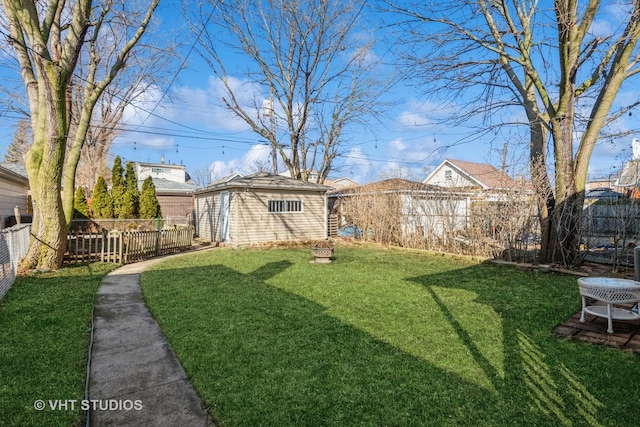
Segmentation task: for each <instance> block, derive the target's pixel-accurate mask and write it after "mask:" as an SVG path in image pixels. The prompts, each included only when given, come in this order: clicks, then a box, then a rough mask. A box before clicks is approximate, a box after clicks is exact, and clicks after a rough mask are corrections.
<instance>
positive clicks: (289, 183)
mask: <svg viewBox="0 0 640 427" xmlns="http://www.w3.org/2000/svg"><path fill="white" fill-rule="evenodd" d="M231 188H247V189H249V188H250V189H263V190H297V191H320V192H326V191H328V190H330V189H331V187H328V186H326V185H321V184H316V183H313V182H308V181H301V180H299V179H293V178H289V177H286V176H282V175H276V174H272V173H268V172H258V173H254V174H252V175H247V176H237V177H234V178H232V179H230V180H228V181H224V182H216V183H214V184H212V185H210V186H208V187H206V188H203V189H201V190H198V191H196V194H202V193H208V192H211V191H219V190H228V189H231Z"/></svg>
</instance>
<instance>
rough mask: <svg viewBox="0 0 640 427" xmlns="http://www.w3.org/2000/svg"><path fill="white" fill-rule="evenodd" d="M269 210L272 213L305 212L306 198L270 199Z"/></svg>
mask: <svg viewBox="0 0 640 427" xmlns="http://www.w3.org/2000/svg"><path fill="white" fill-rule="evenodd" d="M267 212H268V213H270V214H295V213H304V200H301V199H269V200H267Z"/></svg>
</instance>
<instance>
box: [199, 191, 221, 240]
mask: <svg viewBox="0 0 640 427" xmlns="http://www.w3.org/2000/svg"><path fill="white" fill-rule="evenodd" d="M195 205H196V206H195V207H196V218H195V221H196V234H197V235H198V237H200V238H202V239H206V240H209V241H211V242H215V241H216V240H218V235H219V233H220V231H219V229H218V221H219V218H218V216H219V214H220V193H206V194H199V195H197V196H196V203H195Z"/></svg>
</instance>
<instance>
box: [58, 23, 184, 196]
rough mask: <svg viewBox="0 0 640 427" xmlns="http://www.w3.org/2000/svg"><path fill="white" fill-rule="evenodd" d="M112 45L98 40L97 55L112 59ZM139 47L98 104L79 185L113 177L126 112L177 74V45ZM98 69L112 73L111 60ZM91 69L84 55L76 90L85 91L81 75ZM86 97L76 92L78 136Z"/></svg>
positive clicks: (79, 171)
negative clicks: (112, 155) (112, 156)
mask: <svg viewBox="0 0 640 427" xmlns="http://www.w3.org/2000/svg"><path fill="white" fill-rule="evenodd" d="M155 31H156V30H155V29H152V30H151V32H155ZM147 32H148V33H149V31H147ZM149 35H151V34H149ZM109 42H110V39H106V38H105V39H102V38H98V39H96V40H95V46H94V47H93V48H92V49H93V50H95V51H96V52H97V57H98V58H106V57H108V56H109V54H110V49H112V47H111V46H109ZM139 47H140V48H139V49H136V50H133V51H131V52H130V53H129V56H128V58H127V66H126V67H125V68H123V69H122V71H121V72H119V73H118V74H117V75H116V76H115V77H114V79H113V81H112V82H111V83H110V85H109V89H108V90H105V91H104V93H103V94H102V96H101V97H100V98H99V100H98V102H97V103H96V106H95V108H94V110H93V113H92V116H91V123H90V126H89V127H88V129H87V134H86V137H85V141H84V145H83V147H82V151H81V154H80V160H79V161H78V167H77V169H76V174H75V182H76V185H83V186H85V187H86V188H93V186H94V185H95V184H96V182H97V180H98V176H100V175H102V176H109V175H110V173H111V170H110V167H109V163H110V162H109V161H108V155H109V150H110V147H111V143H112V142H113V140H114V139H115V138H116V137H117V136H118V135H120V134H121V133H122V132H123V122H122V120H123V116H124V114H125V111H126V109H127V108H131V107H132V106H135V104H136V103H137V102H139V101H142V102H144V101H146V100H147V99H146V98H147V97H148V96H149V95H148V94H149V93H153V92H154V91H156V92H157V91H158V90H159V89H160V88H163V87H167V85H168V83H169V79H170V78H171V77H172V76H173V75H174V74H175V67H172V66H171V64H170V61H172V60H175V59H176V53H175V52H176V50H175V47H174V46H171V45H168V44H165V43H162V44H161V45H160V46H154V45H152V44H146V45H144V46H142V45H140V46H139ZM83 53H84V52H83ZM98 66H99V67H100V66H101V67H103V69H102V71H101V72H100V74H106V73H108V71H109V70H108V67H109V66H110V64H109V62H108V61H104V62H103V61H99V63H98ZM91 67H92V64H91V57H90V56H89V57H88V58H87V55H86V54H84V55H83V54H81V56H80V59H79V62H78V68H77V70H76V76H77V77H76V76H74V78H73V80H72V87H73V88H82V86H83V84H82V81H81V78H80V76H84V75H85V74H86V73H85V70H87V69H90V68H91ZM85 95H86V94H85V92H84V91H82V90H73V91H72V103H71V108H72V114H71V124H70V134H75V133H76V131H77V129H78V127H79V126H80V125H81V123H80V119H81V118H82V115H81V114H80V112H81V111H82V108H83V105H84V103H85ZM69 148H71V146H69Z"/></svg>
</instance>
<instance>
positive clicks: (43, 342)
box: [0, 264, 113, 426]
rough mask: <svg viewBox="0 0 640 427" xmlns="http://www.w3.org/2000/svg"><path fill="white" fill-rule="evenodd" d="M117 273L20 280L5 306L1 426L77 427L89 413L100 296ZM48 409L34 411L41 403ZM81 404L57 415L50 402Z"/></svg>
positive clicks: (82, 269)
mask: <svg viewBox="0 0 640 427" xmlns="http://www.w3.org/2000/svg"><path fill="white" fill-rule="evenodd" d="M112 268H113V265H109V264H102V265H100V264H91V265H84V266H76V267H69V268H63V269H61V270H59V271H56V272H52V273H41V274H33V275H29V276H23V277H19V278H18V279H17V281H16V283H15V284H14V285H13V287H12V288H11V290H10V291H9V293H8V294H7V295H6V296H5V297H4V298H3V300H2V301H1V302H0V425H2V426H4V425H7V426H45V425H46V426H71V425H77V424H79V423H80V421H81V419H82V416H83V414H82V413H81V411H80V407H79V405H80V403H79V402H80V400H82V399H84V385H85V372H86V362H87V350H88V342H89V336H90V326H91V315H92V309H93V302H94V295H95V293H96V290H97V288H98V285H99V284H100V280H101V279H102V277H103V276H104V275H105V274H106V273H107V272H108V271H109V270H111V269H112ZM39 399H40V400H44V401H45V402H46V403H47V407H46V408H45V409H44V410H42V411H37V410H36V409H34V402H35V401H36V400H39ZM56 399H61V400H77V401H78V404H77V405H76V408H75V410H71V409H70V406H68V408H69V409H68V410H51V409H50V408H49V407H48V401H49V400H56Z"/></svg>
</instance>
